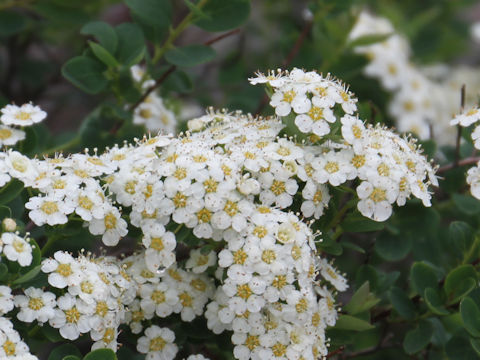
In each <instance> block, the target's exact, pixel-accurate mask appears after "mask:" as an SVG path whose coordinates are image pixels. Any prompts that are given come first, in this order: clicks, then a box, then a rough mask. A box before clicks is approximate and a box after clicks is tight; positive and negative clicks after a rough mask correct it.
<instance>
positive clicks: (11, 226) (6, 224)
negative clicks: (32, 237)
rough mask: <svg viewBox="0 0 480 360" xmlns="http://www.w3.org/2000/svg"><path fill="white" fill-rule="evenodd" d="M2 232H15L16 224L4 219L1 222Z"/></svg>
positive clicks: (10, 219) (13, 221)
mask: <svg viewBox="0 0 480 360" xmlns="http://www.w3.org/2000/svg"><path fill="white" fill-rule="evenodd" d="M2 228H3V231H8V232H14V231H15V230H17V223H16V222H15V220H13V219H12V218H5V219H3V221H2Z"/></svg>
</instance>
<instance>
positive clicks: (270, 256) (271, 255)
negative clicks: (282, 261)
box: [262, 250, 277, 264]
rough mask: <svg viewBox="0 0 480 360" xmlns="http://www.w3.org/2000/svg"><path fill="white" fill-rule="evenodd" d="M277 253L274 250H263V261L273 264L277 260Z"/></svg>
mask: <svg viewBox="0 0 480 360" xmlns="http://www.w3.org/2000/svg"><path fill="white" fill-rule="evenodd" d="M276 258H277V255H276V254H275V251H273V250H263V252H262V261H263V262H264V263H267V264H271V263H273V262H274V261H275V259H276Z"/></svg>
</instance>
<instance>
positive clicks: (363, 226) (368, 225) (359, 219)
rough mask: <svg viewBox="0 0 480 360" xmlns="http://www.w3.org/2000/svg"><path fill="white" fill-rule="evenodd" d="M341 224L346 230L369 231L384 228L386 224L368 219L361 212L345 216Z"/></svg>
mask: <svg viewBox="0 0 480 360" xmlns="http://www.w3.org/2000/svg"><path fill="white" fill-rule="evenodd" d="M341 226H342V229H343V230H344V231H346V232H368V231H378V230H382V229H383V228H384V227H385V224H383V223H381V222H378V221H373V220H371V219H368V218H366V217H364V216H362V215H361V214H359V213H353V214H349V215H347V216H346V217H345V219H344V220H343V221H342V224H341Z"/></svg>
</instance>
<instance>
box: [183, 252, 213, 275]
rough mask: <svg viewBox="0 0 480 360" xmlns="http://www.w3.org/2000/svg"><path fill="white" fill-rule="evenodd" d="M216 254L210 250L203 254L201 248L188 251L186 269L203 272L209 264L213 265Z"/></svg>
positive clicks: (196, 272) (197, 272) (198, 272)
mask: <svg viewBox="0 0 480 360" xmlns="http://www.w3.org/2000/svg"><path fill="white" fill-rule="evenodd" d="M216 260H217V256H216V254H215V252H213V251H210V252H208V253H207V254H203V253H202V252H201V250H200V249H199V250H192V251H190V257H189V258H188V260H187V263H186V264H185V267H186V268H187V269H192V272H193V273H195V274H200V273H203V272H205V271H206V270H207V268H208V267H209V266H213V265H215V263H216Z"/></svg>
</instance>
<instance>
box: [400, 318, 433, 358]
mask: <svg viewBox="0 0 480 360" xmlns="http://www.w3.org/2000/svg"><path fill="white" fill-rule="evenodd" d="M432 335H433V326H432V324H431V323H429V322H428V321H425V320H424V321H421V322H420V323H419V324H418V326H417V327H416V328H415V329H413V330H410V331H409V332H407V334H406V335H405V338H404V339H403V349H404V350H405V352H406V353H407V354H410V355H411V354H415V353H416V352H418V351H420V350H422V349H423V348H425V347H426V346H427V345H428V343H430V339H431V338H432Z"/></svg>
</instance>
